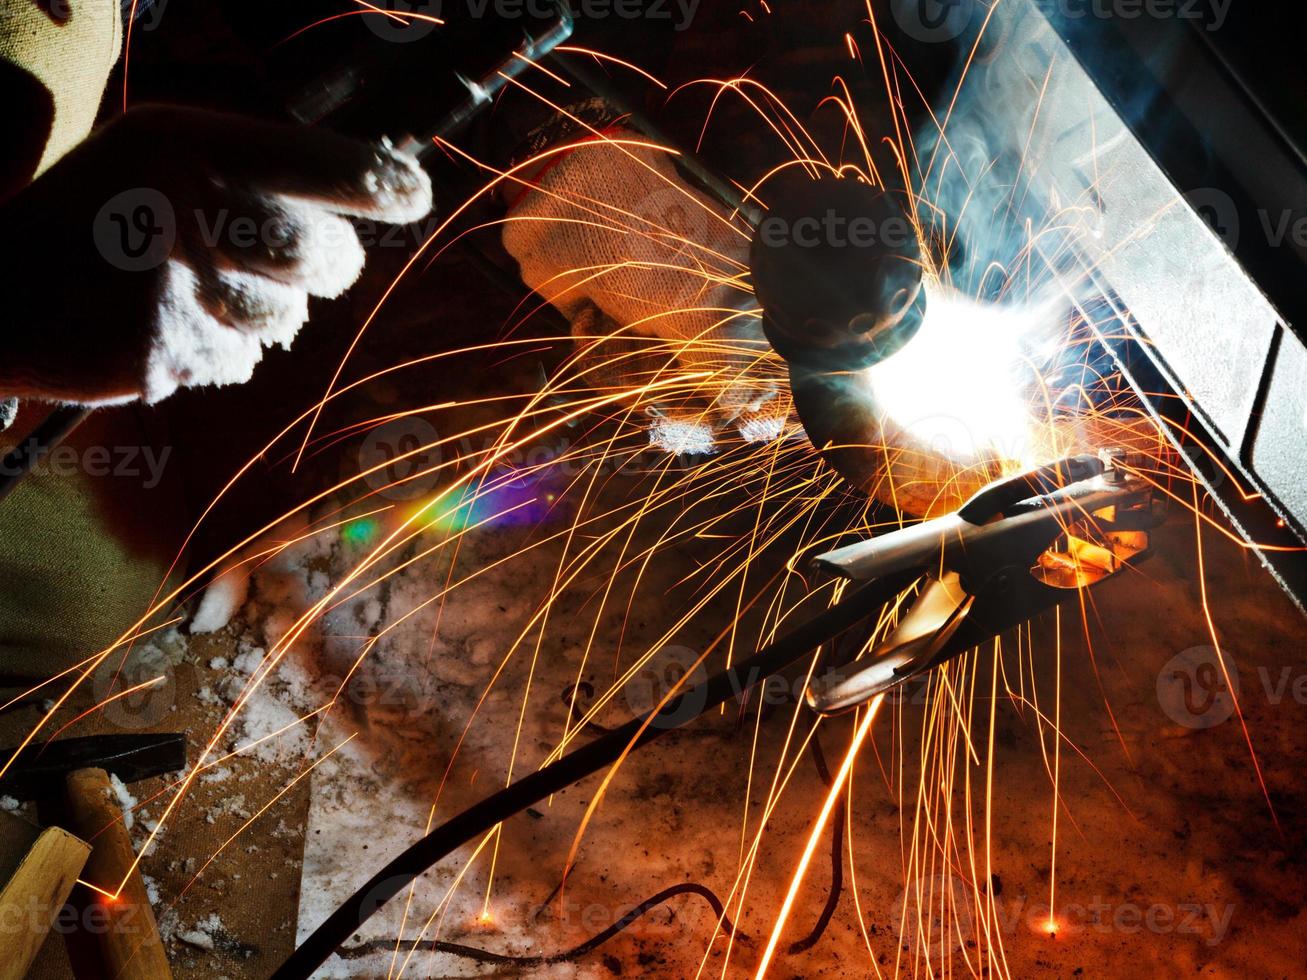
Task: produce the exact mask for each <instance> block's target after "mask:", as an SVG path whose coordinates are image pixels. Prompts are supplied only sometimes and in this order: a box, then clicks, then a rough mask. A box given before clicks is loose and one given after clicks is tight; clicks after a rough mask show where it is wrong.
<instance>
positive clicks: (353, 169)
mask: <svg viewBox="0 0 1307 980" xmlns="http://www.w3.org/2000/svg"><path fill="white" fill-rule="evenodd" d="M431 202H432V192H431V182H430V178H429V177H428V176H427V174H426V173H425V172H424V171H423V170H422V169H421V168H420V167H419V165H418V163H417V161H416V160H414V159H413V158H412V157H409V156H406V155H404V154H402V153H399V152H397V151H396V150H395V149H393V148H392V147H390V146H389V145H386V144H380V145H368V144H366V143H361V142H358V141H355V140H351V139H347V138H345V137H342V136H338V135H335V134H332V133H329V132H325V131H322V130H315V129H303V128H298V127H292V126H282V125H278V124H273V123H266V122H260V121H256V120H252V119H246V118H241V117H237V116H228V115H220V114H216V113H211V112H204V111H199V110H191V109H180V108H165V107H148V108H140V109H134V110H132V111H131V112H128V113H127V114H126V115H124V116H123V117H121V118H120V119H118V120H116V121H114V122H113V123H111V124H109V125H107V126H106V127H104V128H103V129H101V130H100V131H98V132H97V133H95V134H93V135H92V136H91V137H90V138H89V139H88V140H86V142H84V143H83V144H81V145H80V146H79V147H78V148H77V149H75V150H73V151H72V152H71V153H69V154H68V155H67V156H66V157H64V158H63V159H62V160H61V161H60V162H59V163H58V164H56V165H55V166H54V167H52V168H51V169H50V170H49V171H48V172H46V173H45V174H43V175H42V176H41V177H40V178H39V179H38V180H37V181H35V182H34V183H33V184H32V185H31V186H30V187H28V188H27V189H26V190H24V191H23V192H22V193H20V194H19V195H17V196H16V197H14V198H13V199H12V200H10V201H9V202H7V203H5V204H4V205H3V207H0V220H2V221H3V225H2V226H0V227H2V229H3V238H4V241H5V245H4V255H5V258H4V261H3V265H2V266H0V283H2V284H3V286H4V288H5V294H6V295H5V305H6V308H7V309H6V315H5V318H4V323H3V325H0V396H5V395H17V396H20V397H37V398H45V399H53V400H61V401H68V402H74V403H79V404H85V405H96V404H111V403H115V402H123V401H130V400H133V399H137V398H142V399H144V400H145V401H147V402H157V401H159V400H160V399H162V398H166V397H167V396H168V395H170V394H171V393H172V392H173V391H175V390H176V389H177V388H178V387H180V386H186V385H207V384H233V383H238V382H243V381H247V380H248V379H249V378H250V375H251V374H252V372H253V370H254V367H255V365H256V364H257V363H258V361H259V359H260V357H261V355H262V352H263V349H264V348H265V347H270V346H272V345H273V344H278V345H281V346H283V347H288V346H289V345H290V343H291V341H292V340H293V339H294V338H295V335H296V333H297V332H298V330H299V328H300V327H301V326H302V325H303V324H304V322H305V321H306V320H307V319H308V297H309V296H311V295H312V296H320V297H336V296H339V295H340V294H341V293H343V292H344V291H345V290H346V289H348V288H349V287H350V286H351V285H352V284H353V283H354V281H355V280H356V279H357V278H358V276H359V273H360V272H361V270H362V268H363V261H364V256H363V248H362V246H361V244H360V242H359V237H358V234H357V233H356V231H355V229H354V227H353V225H351V223H350V222H349V221H348V220H346V217H345V216H352V217H357V218H368V219H374V220H379V221H383V222H387V223H396V224H399V223H407V222H411V221H416V220H418V219H420V218H422V217H423V216H425V215H426V214H427V213H428V212H429V211H430V210H431Z"/></svg>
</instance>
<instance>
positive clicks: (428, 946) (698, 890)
mask: <svg viewBox="0 0 1307 980" xmlns="http://www.w3.org/2000/svg"><path fill="white" fill-rule="evenodd" d="M681 895H698V896H699V897H700V898H702V899H703V900H704V901H705V902H707V903H708V904H709V905H710V906H712V910H713V914H714V915H715V916H717V918H718V920H720V921H721V923H722V931H723V932H724V933H725V934H726V935H728V936H734V935H735V926H734V924H732V922H731V920H730V919H729V918H728V917H727V915H726V906H724V905H723V904H722V900H721V899H720V898H718V897H717V895H716V894H715V893H714V892H713V891H712V889H710V888H708V887H707V886H706V885H701V884H699V883H698V882H697V881H687V882H685V883H683V884H680V885H672V886H671V887H670V888H664V889H663V890H662V891H660V892H659V893H658V894H657V895H653V896H651V897H650V898H647V899H645V900H644V901H643V902H641V903H640V904H639V905H637V906H635V907H634V908H632V909H631V910H630V911H628V912H627V913H626V914H625V915H623V916H622V917H621V918H620V919H618V920H617V921H616V922H614V923H613V924H612V925H611V926H609V927H608V928H607V929H605V930H604V931H603V932H600V933H597V934H595V935H594V936H591V937H590V938H589V939H587V940H586V941H585V942H583V943H581V944H580V945H579V946H573V947H572V948H571V949H568V950H564V951H563V952H561V953H542V954H539V955H536V956H513V955H511V954H509V953H493V952H491V951H490V950H487V949H480V948H478V947H476V946H464V945H463V944H462V943H449V942H442V941H441V940H437V939H428V940H423V941H421V942H419V943H417V945H416V946H415V947H414V949H421V950H426V951H428V952H433V953H449V954H450V955H451V956H461V957H463V958H464V959H468V960H476V961H477V962H479V963H498V964H501V965H509V966H550V965H552V964H554V963H567V962H569V961H571V960H578V959H580V958H581V957H582V956H585V955H586V954H587V953H592V952H594V951H595V950H596V949H598V948H599V947H600V946H602V945H603V944H604V943H606V942H608V941H609V940H610V939H613V938H614V937H616V936H618V935H619V934H621V933H622V932H625V931H626V929H628V928H629V927H630V926H631V925H632V924H633V923H634V922H636V921H638V920H639V919H640V918H641V917H642V916H644V915H645V914H647V913H648V912H649V911H651V910H652V909H656V908H657V907H658V906H659V905H662V904H663V903H664V902H667V901H670V900H671V899H673V898H677V897H678V896H681ZM737 938H739V939H741V940H743V939H745V936H744V934H743V933H741V934H740V935H739V936H738V937H737ZM398 946H399V943H398V942H397V941H396V940H394V939H374V940H372V941H371V942H366V943H364V944H363V945H361V946H353V947H350V948H349V949H348V950H341V953H340V956H341V959H346V960H356V959H360V958H362V957H364V956H370V955H372V954H373V953H393V952H394V951H395V949H396V948H398Z"/></svg>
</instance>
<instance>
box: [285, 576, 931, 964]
mask: <svg viewBox="0 0 1307 980" xmlns="http://www.w3.org/2000/svg"><path fill="white" fill-rule="evenodd" d="M917 578H918V575H917V572H916V571H915V570H913V571H911V572H904V573H900V574H899V575H895V576H891V577H889V578H887V579H884V580H878V581H874V582H871V583H869V584H867V585H865V586H863V587H862V588H861V589H859V590H858V591H857V592H854V593H853V594H852V595H850V596H848V597H847V598H846V599H845V600H844V601H843V602H841V603H839V604H838V605H836V606H832V607H831V608H829V609H827V610H826V611H825V612H823V613H821V614H819V615H817V616H815V617H813V618H812V619H810V620H808V622H806V623H804V624H803V625H802V626H799V627H798V628H797V629H795V630H794V631H793V632H791V633H789V634H787V635H786V636H784V637H782V638H781V639H779V640H777V641H776V642H775V643H772V644H771V645H770V646H766V647H764V648H763V649H761V650H760V651H758V652H757V653H756V654H754V655H753V656H752V657H750V658H748V659H747V660H743V661H741V662H740V663H738V664H736V665H735V666H734V667H732V668H731V669H730V670H726V671H723V672H721V673H719V674H716V675H714V676H713V677H711V678H709V679H708V680H707V681H705V682H704V683H703V684H701V685H699V686H698V687H696V688H694V689H692V690H690V691H687V692H686V693H684V694H682V695H681V696H680V697H678V698H676V699H674V700H673V701H671V702H670V703H669V704H667V705H665V706H664V707H663V709H662V710H661V711H659V712H656V713H653V714H652V715H645V716H643V717H641V718H636V719H634V720H632V721H629V722H627V723H626V724H625V725H622V726H621V727H620V728H616V729H614V730H613V731H612V732H610V733H609V734H607V735H604V736H601V737H600V738H597V739H595V740H594V741H593V742H589V743H587V744H586V745H584V746H582V747H581V748H579V749H577V750H576V751H574V752H571V753H569V754H568V755H565V756H563V758H561V759H559V760H558V761H556V762H552V763H550V764H549V765H547V766H545V767H544V768H542V769H537V770H536V771H535V772H533V773H531V774H530V775H528V776H524V777H523V778H521V779H519V780H518V781H517V782H515V783H514V784H513V785H512V786H508V787H506V788H504V789H502V790H500V791H499V792H498V793H495V794H494V795H493V796H489V797H486V799H484V800H482V801H481V802H480V803H476V804H473V805H472V806H470V807H468V808H467V809H466V810H464V811H463V812H461V813H459V814H456V815H455V816H453V817H451V818H450V819H449V820H446V821H445V822H444V823H443V824H441V825H440V826H439V827H437V828H436V829H435V830H433V831H432V832H431V833H430V834H428V835H427V836H426V837H423V838H422V839H421V840H419V841H417V842H416V843H414V844H413V845H411V846H410V847H409V848H408V849H407V850H405V851H404V852H403V853H402V854H400V855H399V856H398V857H396V858H395V859H394V860H393V861H391V862H390V863H389V864H387V865H386V866H385V867H384V868H382V869H381V870H380V871H378V872H377V873H376V874H375V875H373V876H372V878H371V879H370V880H369V881H368V882H367V883H366V884H364V885H363V886H362V887H361V888H359V890H358V891H356V892H355V893H354V894H353V895H351V896H350V897H349V898H347V899H346V900H345V901H344V902H343V903H342V904H341V905H340V907H339V908H337V909H336V910H335V911H334V912H332V913H331V915H330V916H328V917H327V919H326V920H325V921H324V922H323V923H322V924H321V925H320V926H318V928H317V929H315V930H314V931H313V933H312V934H311V935H310V936H309V937H308V938H307V939H306V940H304V942H303V943H302V944H301V945H300V946H299V948H298V949H296V950H295V951H294V952H293V953H291V955H290V956H289V957H288V958H287V959H286V962H284V963H283V964H282V965H281V966H280V967H278V968H277V970H276V972H275V973H273V974H272V980H308V977H310V976H311V975H312V974H313V972H314V971H315V970H317V969H318V967H320V966H321V965H322V964H323V963H325V962H326V961H327V958H328V957H330V956H331V954H332V953H334V952H335V951H336V949H337V948H338V947H339V946H340V945H341V944H342V943H344V942H345V941H346V940H348V939H349V938H350V936H352V935H354V933H355V932H357V931H358V929H359V927H360V926H362V925H363V923H364V922H366V921H367V920H368V919H370V918H371V917H372V916H373V915H375V914H376V913H377V911H379V910H380V909H381V907H382V906H383V905H385V904H386V902H388V901H390V899H392V898H394V897H395V896H396V895H397V894H399V893H400V892H401V891H403V890H404V889H405V888H407V887H408V886H409V885H410V884H412V883H413V881H414V880H415V879H417V878H418V877H419V876H420V875H422V874H424V873H425V872H426V871H428V870H429V869H430V868H432V867H433V866H434V865H435V864H436V862H438V861H440V860H441V859H442V858H445V857H447V856H448V855H449V854H450V853H451V852H453V851H454V850H456V849H457V848H459V847H462V846H463V845H464V844H467V843H468V842H470V841H472V840H474V839H476V838H477V837H480V836H481V835H483V834H485V833H488V832H489V831H490V830H492V829H493V828H494V827H496V826H498V825H499V824H501V823H503V822H504V821H506V820H507V819H508V818H509V817H512V816H513V815H515V814H517V813H520V812H522V811H523V810H525V809H526V808H527V807H529V806H533V805H535V804H536V803H539V802H540V801H541V800H544V799H547V798H548V797H550V796H552V795H553V794H555V793H558V792H561V791H562V790H564V789H566V788H567V787H569V786H571V785H572V784H573V783H577V782H580V781H581V780H582V779H585V778H586V777H587V776H593V775H594V774H595V773H597V772H600V771H602V770H603V769H606V768H607V767H608V766H611V765H612V764H613V763H615V762H617V760H618V759H620V758H621V757H622V756H623V754H625V753H626V752H627V750H628V749H629V750H630V751H632V752H634V751H636V750H637V749H640V748H643V747H644V746H646V745H648V744H649V743H650V742H653V741H655V740H656V739H658V738H659V737H661V736H663V735H666V734H667V733H668V732H670V731H675V730H676V729H678V728H682V727H684V726H685V725H687V724H689V723H690V722H691V721H693V720H694V719H696V718H698V717H699V716H700V715H702V714H704V713H706V712H707V711H709V710H711V709H712V708H715V707H717V706H718V705H721V704H725V703H726V702H727V701H729V700H731V699H732V698H735V697H739V696H741V695H742V694H744V693H745V692H746V691H749V690H751V689H752V688H754V687H756V686H757V685H758V684H760V683H762V682H763V681H764V680H766V679H767V678H768V677H770V676H771V675H773V674H776V673H778V672H780V671H782V670H784V669H786V668H787V667H789V666H790V665H791V664H793V663H794V662H795V661H796V660H798V659H799V658H800V657H802V656H803V655H804V654H806V653H808V652H809V651H811V650H813V649H815V648H817V647H818V646H820V645H821V644H823V643H825V642H827V641H829V640H831V639H833V638H835V637H837V636H839V634H841V633H843V632H844V631H845V630H847V629H849V628H850V627H851V626H853V625H854V624H856V623H858V622H859V621H860V620H862V619H865V618H866V617H867V616H868V615H870V614H871V613H872V612H874V611H875V610H877V609H879V608H881V607H882V606H884V605H885V604H886V603H887V602H891V601H893V599H894V598H895V597H896V596H897V595H898V594H899V593H900V592H902V591H903V590H904V589H906V588H908V587H909V586H911V585H912V583H913V582H914V581H916V579H917ZM686 704H693V705H695V706H696V707H695V710H694V711H693V712H685V710H684V706H685V705H686Z"/></svg>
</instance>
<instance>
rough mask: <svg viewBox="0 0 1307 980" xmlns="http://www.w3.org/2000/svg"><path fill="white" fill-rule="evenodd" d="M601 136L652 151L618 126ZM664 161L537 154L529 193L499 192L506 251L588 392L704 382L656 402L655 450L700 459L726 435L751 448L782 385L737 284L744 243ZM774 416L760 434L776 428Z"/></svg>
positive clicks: (627, 150) (607, 148) (619, 154)
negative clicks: (735, 434)
mask: <svg viewBox="0 0 1307 980" xmlns="http://www.w3.org/2000/svg"><path fill="white" fill-rule="evenodd" d="M607 135H608V136H609V137H610V138H611V139H613V140H637V141H643V142H648V141H647V139H645V138H644V137H642V136H640V135H639V134H637V133H634V132H631V131H627V130H621V129H618V130H612V131H610V132H609V133H608V134H607ZM670 159H671V158H670V157H669V155H668V154H667V153H665V152H660V151H657V150H653V149H649V148H645V147H637V146H629V145H623V146H615V145H611V144H605V143H603V142H597V141H596V142H593V143H589V144H586V145H583V146H581V147H578V148H577V149H575V150H573V151H571V152H570V153H568V154H567V155H566V156H563V157H561V159H560V158H558V157H548V158H546V160H547V161H548V162H547V163H546V165H545V167H544V169H542V170H541V172H539V173H538V174H535V175H532V176H530V178H529V180H530V183H531V185H533V186H532V187H531V188H525V189H519V190H517V191H516V193H515V192H514V189H513V188H510V190H509V194H510V198H512V199H511V200H510V210H509V216H508V221H507V223H506V224H505V225H504V232H503V241H504V246H505V248H506V249H507V250H508V252H509V253H510V254H511V255H512V256H513V257H514V258H515V259H516V260H517V262H518V265H519V267H520V270H521V275H522V279H523V281H525V282H526V284H527V285H528V286H530V287H531V288H532V289H534V290H536V291H537V292H538V293H539V294H540V295H541V296H542V297H543V298H544V299H547V300H548V301H549V302H550V303H552V304H553V305H554V306H555V307H556V308H557V309H558V310H559V311H560V312H562V313H563V314H564V315H565V316H566V317H567V318H568V320H569V322H571V324H572V333H573V336H574V337H575V338H576V340H577V343H578V345H579V346H580V347H581V349H582V354H583V365H582V367H583V369H584V370H585V371H586V378H587V380H589V381H590V382H591V383H592V384H594V385H596V386H602V385H614V384H627V385H636V384H645V383H647V382H649V381H650V380H653V377H654V375H655V374H659V373H661V375H662V376H666V374H667V373H668V372H667V366H668V365H669V364H671V365H675V366H679V367H680V368H682V369H684V370H686V371H694V372H706V373H707V374H708V375H709V377H707V378H706V379H705V380H703V381H702V382H696V383H695V384H694V385H693V386H692V387H694V388H696V389H697V390H695V391H693V392H691V393H689V397H686V396H684V395H683V396H681V397H679V398H678V397H676V396H672V397H673V399H674V401H675V404H671V405H667V406H659V408H660V409H664V411H662V412H659V413H658V414H657V416H656V421H655V422H654V423H653V429H654V430H655V432H654V436H655V441H656V442H660V443H662V444H664V446H665V448H669V449H678V448H679V449H683V450H692V451H700V452H702V451H706V450H708V449H710V448H711V446H712V441H713V437H712V433H713V430H714V429H720V428H722V427H726V426H729V427H731V428H734V429H737V430H738V431H739V432H740V433H741V434H742V435H743V436H744V437H745V438H746V439H754V440H755V441H756V438H757V436H758V433H759V431H761V430H760V429H759V426H758V422H757V420H758V419H759V418H760V417H770V416H771V415H775V414H776V413H775V412H774V411H771V409H772V407H773V406H774V404H775V402H774V399H775V395H776V393H777V390H778V384H777V382H778V381H779V380H780V378H781V377H783V375H782V374H781V373H780V366H779V362H777V363H776V364H774V365H771V366H770V369H768V367H767V366H765V365H764V364H763V359H764V358H766V357H767V355H768V353H769V347H768V345H767V342H766V339H765V338H764V336H763V333H762V327H761V322H760V320H759V318H758V317H757V315H756V313H750V312H749V311H751V310H756V303H754V301H753V297H752V295H751V294H750V292H749V291H748V290H747V289H746V288H744V287H743V286H742V285H741V284H740V280H741V279H742V278H743V276H744V275H745V273H746V272H747V264H748V251H749V236H748V233H747V231H746V230H745V227H744V225H743V223H742V222H740V221H738V220H737V221H735V222H733V223H732V222H730V221H729V213H728V212H726V211H725V210H724V209H723V208H722V207H721V206H720V205H718V204H717V203H715V202H714V201H712V200H710V199H709V198H707V197H706V196H705V195H703V194H701V193H699V192H698V191H696V190H694V189H693V188H691V187H689V186H688V185H687V184H686V183H685V182H684V181H683V180H682V179H681V177H680V176H679V175H678V173H677V172H676V169H675V168H674V167H673V166H672V164H671V162H670ZM605 338H611V339H605ZM780 416H781V417H780V419H779V420H777V419H770V418H769V421H768V422H767V424H766V425H764V426H763V427H762V429H763V430H765V431H766V432H767V433H769V434H772V435H774V434H775V433H777V432H779V429H780V422H781V421H783V416H784V411H783V410H782V411H781V412H780ZM673 419H677V420H679V421H672V420H673ZM687 425H690V426H692V427H693V428H692V429H691V428H686V426H687ZM660 431H661V432H663V433H664V435H666V438H662V437H661V436H660V435H659V432H660Z"/></svg>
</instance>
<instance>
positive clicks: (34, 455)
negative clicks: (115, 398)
mask: <svg viewBox="0 0 1307 980" xmlns="http://www.w3.org/2000/svg"><path fill="white" fill-rule="evenodd" d="M90 414H91V410H90V409H89V408H82V407H81V406H80V405H61V406H60V407H58V408H56V409H54V410H53V411H52V412H51V413H50V414H49V415H47V416H46V417H45V419H44V421H42V422H41V424H40V425H38V426H37V427H36V428H35V429H33V430H32V432H31V434H30V435H29V436H28V437H27V438H26V439H24V440H23V441H22V442H20V443H19V444H18V445H16V446H15V447H14V448H13V449H11V450H10V451H9V452H8V453H7V454H6V455H5V457H4V459H3V460H2V461H0V500H4V499H5V498H6V497H8V496H9V494H10V493H11V492H13V490H14V488H15V487H17V486H18V484H19V483H20V482H22V479H23V477H25V476H27V474H28V473H29V472H31V470H32V467H34V466H35V465H36V464H37V463H39V462H40V461H41V457H42V456H44V455H46V454H47V453H49V452H50V451H51V450H52V449H54V448H55V447H56V446H58V445H59V443H61V442H63V441H64V439H65V438H66V437H67V436H68V434H69V433H71V432H72V431H73V429H75V428H77V427H78V426H79V425H81V424H82V423H83V422H85V421H86V418H87V416H88V415H90Z"/></svg>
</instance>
